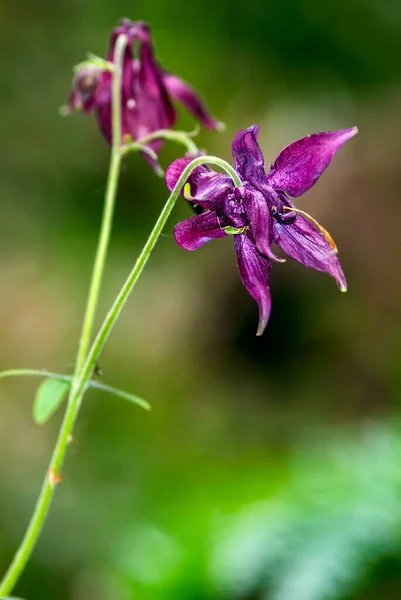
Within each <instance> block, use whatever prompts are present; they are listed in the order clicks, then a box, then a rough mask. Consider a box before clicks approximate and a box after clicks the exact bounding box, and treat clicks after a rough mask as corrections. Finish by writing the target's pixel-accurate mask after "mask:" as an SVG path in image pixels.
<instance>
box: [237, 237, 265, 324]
mask: <svg viewBox="0 0 401 600" xmlns="http://www.w3.org/2000/svg"><path fill="white" fill-rule="evenodd" d="M234 237H235V249H236V251H237V260H238V268H239V272H240V275H241V279H242V282H243V284H244V286H245V287H246V289H247V290H248V292H249V293H250V294H251V296H252V298H254V299H255V300H256V302H257V303H258V306H259V326H258V330H257V333H256V335H262V333H263V332H264V330H265V329H266V325H267V322H268V320H269V316H270V309H271V296H270V261H269V260H268V259H267V258H264V257H263V256H261V255H260V254H259V252H258V251H257V250H256V248H255V245H254V244H253V242H252V240H251V239H250V238H249V237H248V236H247V235H244V234H242V235H236V236H234Z"/></svg>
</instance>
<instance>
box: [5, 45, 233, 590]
mask: <svg viewBox="0 0 401 600" xmlns="http://www.w3.org/2000/svg"><path fill="white" fill-rule="evenodd" d="M126 43H127V39H126V37H125V36H124V35H121V36H119V38H118V40H117V43H116V48H115V59H114V62H115V65H116V68H115V69H114V70H113V103H112V115H113V124H112V125H113V145H112V152H111V161H110V169H109V176H108V180H107V188H106V194H105V207H104V212H103V219H102V225H101V231H100V236H99V243H98V248H97V252H96V257H95V262H94V268H93V274H92V281H91V285H90V290H89V295H88V301H87V307H86V311H85V317H84V324H83V328H82V334H81V338H80V342H79V349H78V355H77V362H76V368H75V374H74V377H73V381H72V385H71V391H70V395H69V399H68V405H67V409H66V412H65V415H64V419H63V422H62V424H61V428H60V431H59V435H58V438H57V441H56V445H55V448H54V451H53V454H52V457H51V460H50V463H49V467H48V470H47V473H46V476H45V478H44V481H43V484H42V488H41V491H40V494H39V497H38V499H37V502H36V506H35V509H34V512H33V515H32V518H31V520H30V522H29V525H28V528H27V530H26V532H25V535H24V537H23V539H22V542H21V544H20V547H19V548H18V550H17V552H16V554H15V556H14V559H13V561H12V563H11V564H10V566H9V568H8V570H7V572H6V574H5V575H4V578H3V580H2V581H1V583H0V597H3V596H7V595H9V594H10V593H11V592H12V590H13V589H14V587H15V585H16V583H17V582H18V579H19V578H20V576H21V574H22V572H23V571H24V569H25V567H26V565H27V563H28V560H29V558H30V556H31V554H32V551H33V549H34V547H35V544H36V542H37V540H38V538H39V536H40V533H41V530H42V528H43V525H44V523H45V520H46V516H47V513H48V510H49V508H50V504H51V501H52V499H53V497H54V492H55V487H56V484H57V483H58V482H60V481H62V478H61V475H60V469H61V466H62V464H63V462H64V458H65V454H66V451H67V447H68V444H69V441H70V439H71V436H72V431H73V427H74V423H75V421H76V418H77V416H78V412H79V408H80V405H81V402H82V398H83V395H84V393H85V391H86V389H87V388H88V387H89V386H91V385H92V383H93V382H92V381H91V380H92V374H93V370H94V367H95V364H96V362H97V359H98V357H99V354H100V352H101V351H102V349H103V346H104V344H105V342H106V340H107V338H108V336H109V334H110V332H111V330H112V329H113V327H114V325H115V323H116V321H117V319H118V317H119V315H120V313H121V310H122V308H123V306H124V304H125V302H126V301H127V299H128V297H129V295H130V293H131V291H132V290H133V288H134V286H135V284H136V282H137V281H138V279H139V277H140V275H141V273H142V271H143V269H144V267H145V265H146V263H147V261H148V259H149V257H150V254H151V252H152V250H153V249H154V247H155V245H156V242H157V241H158V239H159V236H160V234H161V232H162V229H163V227H164V225H165V223H166V221H167V219H168V217H169V216H170V213H171V211H172V209H173V207H174V204H175V202H176V200H177V198H178V197H179V195H180V192H181V189H182V187H183V185H184V184H185V182H186V180H187V178H188V177H189V176H190V174H191V173H192V171H193V170H194V169H195V168H196V167H198V166H199V165H202V164H212V165H215V166H218V167H220V168H221V169H223V170H224V171H225V172H226V173H227V174H228V175H230V176H231V178H232V179H233V182H234V185H236V186H240V185H241V180H240V179H239V177H238V175H237V173H236V172H235V170H234V169H233V167H231V165H229V164H228V163H226V162H225V161H224V160H222V159H219V158H217V157H213V156H202V157H199V158H196V159H194V160H192V161H191V162H190V163H189V164H188V165H187V167H186V168H185V169H184V170H183V172H182V174H181V176H180V177H179V178H178V180H177V183H176V185H175V187H174V189H173V190H172V192H171V194H170V196H169V198H168V200H167V202H166V204H165V206H164V208H163V210H162V212H161V214H160V216H159V218H158V220H157V221H156V224H155V226H154V227H153V230H152V232H151V234H150V236H149V238H148V240H147V242H146V243H145V246H144V247H143V250H142V252H141V254H140V256H139V257H138V259H137V261H136V263H135V265H134V267H133V269H132V271H131V273H130V274H129V276H128V278H127V280H126V282H125V283H124V285H123V287H122V288H121V290H120V292H119V294H118V296H117V297H116V299H115V301H114V303H113V305H112V307H111V308H110V310H109V312H108V313H107V315H106V318H105V320H104V322H103V324H102V326H101V327H100V330H99V332H98V334H97V336H96V337H95V340H94V341H93V343H92V345H91V347H90V349H89V351H88V348H89V344H90V339H91V333H92V330H93V323H94V317H95V312H96V307H97V304H98V299H99V292H100V286H101V281H102V276H103V271H104V265H105V261H106V255H107V249H108V245H109V239H110V233H111V226H112V219H113V213H114V204H115V197H116V192H117V186H118V180H119V175H120V167H121V160H122V158H123V156H124V155H125V153H126V151H125V148H124V146H123V145H122V136H121V95H120V94H121V91H120V90H121V73H122V69H121V66H122V60H123V56H124V50H125V46H126ZM153 136H154V138H155V139H157V138H162V137H166V138H168V139H171V140H176V141H177V142H179V143H183V144H184V145H185V146H186V147H187V148H188V149H191V150H193V151H195V149H196V151H197V148H196V146H195V145H194V144H193V142H192V140H190V139H189V138H190V136H189V135H188V134H184V133H183V132H177V133H175V132H172V131H171V132H170V133H167V132H166V131H161V132H155V133H154V134H152V137H153ZM143 143H144V142H143V141H142V144H143ZM137 145H138V148H132V149H138V150H142V147H141V144H140V143H137ZM10 373H11V374H15V372H14V371H11V372H10ZM27 374H34V372H33V371H29V373H27ZM94 387H96V386H94ZM97 387H98V386H97ZM106 387H107V386H106ZM103 388H104V386H103ZM108 391H111V388H108ZM144 407H145V408H146V406H144Z"/></svg>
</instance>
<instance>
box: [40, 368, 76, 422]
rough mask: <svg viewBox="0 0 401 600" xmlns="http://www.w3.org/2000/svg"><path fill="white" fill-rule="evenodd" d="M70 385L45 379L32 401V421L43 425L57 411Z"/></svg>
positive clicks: (57, 380) (65, 382)
mask: <svg viewBox="0 0 401 600" xmlns="http://www.w3.org/2000/svg"><path fill="white" fill-rule="evenodd" d="M70 385H71V384H70V383H69V382H67V381H62V380H60V379H45V380H44V381H43V382H42V383H41V384H40V386H39V387H38V389H37V392H36V395H35V399H34V401H33V420H34V421H35V423H36V424H37V425H43V423H46V421H47V420H48V419H50V417H51V416H52V415H53V413H54V412H55V411H56V410H57V409H58V407H59V406H60V404H61V403H62V401H63V400H64V398H65V397H66V395H67V392H68V390H69V389H70Z"/></svg>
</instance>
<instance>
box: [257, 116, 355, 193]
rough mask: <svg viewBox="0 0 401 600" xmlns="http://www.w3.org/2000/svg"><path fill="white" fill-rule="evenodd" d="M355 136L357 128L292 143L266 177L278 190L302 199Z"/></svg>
mask: <svg viewBox="0 0 401 600" xmlns="http://www.w3.org/2000/svg"><path fill="white" fill-rule="evenodd" d="M356 133H358V129H357V128H356V127H350V128H349V129H340V130H338V131H325V132H322V133H314V134H313V135H309V136H307V137H305V138H302V139H300V140H297V141H296V142H292V144H289V145H288V146H286V147H285V148H284V150H282V151H281V152H280V154H279V155H278V156H277V158H276V160H275V162H274V164H273V165H272V167H271V169H270V172H269V173H268V175H267V178H268V181H269V184H270V185H271V186H272V187H274V188H275V189H277V190H281V191H283V192H286V193H287V194H290V196H294V197H296V196H301V194H303V193H304V192H306V190H308V189H309V188H310V187H312V186H313V185H314V184H315V183H316V181H317V180H318V179H319V177H320V175H321V174H322V173H323V171H324V170H325V169H326V168H327V167H328V166H329V164H330V162H331V160H332V158H333V156H334V154H335V153H336V151H337V150H338V149H339V148H340V146H342V144H344V142H346V141H347V140H349V139H350V138H351V137H353V136H354V135H355V134H356Z"/></svg>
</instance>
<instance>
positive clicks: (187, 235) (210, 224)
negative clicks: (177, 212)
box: [174, 210, 227, 251]
mask: <svg viewBox="0 0 401 600" xmlns="http://www.w3.org/2000/svg"><path fill="white" fill-rule="evenodd" d="M226 235H227V234H226V233H225V232H224V231H223V230H222V229H220V226H219V221H218V219H217V217H216V215H215V214H214V213H212V212H211V211H209V210H208V211H206V212H204V213H202V214H200V215H195V216H194V217H191V218H190V219H186V220H185V221H181V223H177V225H176V226H175V227H174V237H175V239H176V242H177V243H178V244H179V245H180V246H181V247H182V248H185V250H191V251H192V250H197V249H198V248H200V247H201V246H203V244H206V242H210V240H214V239H216V238H221V237H225V236H226Z"/></svg>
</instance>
